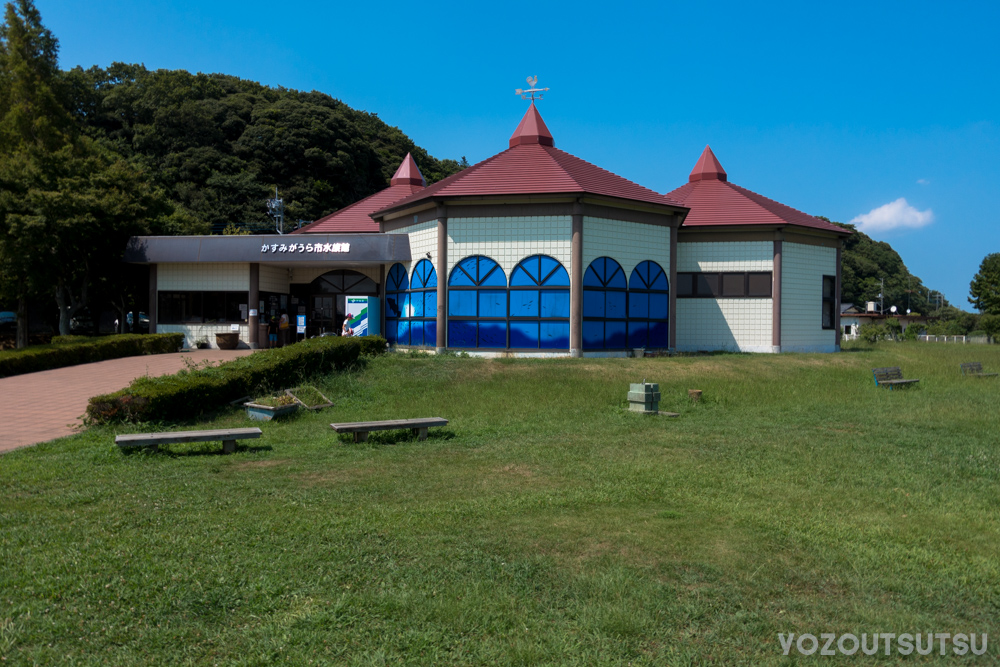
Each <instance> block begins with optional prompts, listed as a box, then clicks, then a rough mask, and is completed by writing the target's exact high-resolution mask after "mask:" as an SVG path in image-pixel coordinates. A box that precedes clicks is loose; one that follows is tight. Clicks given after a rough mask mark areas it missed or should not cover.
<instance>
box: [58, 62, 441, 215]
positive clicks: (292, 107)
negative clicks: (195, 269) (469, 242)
mask: <svg viewBox="0 0 1000 667" xmlns="http://www.w3.org/2000/svg"><path fill="white" fill-rule="evenodd" d="M63 82H64V83H65V85H66V89H65V94H66V98H67V100H68V106H69V107H70V110H71V111H72V112H73V114H74V115H75V116H76V118H77V120H78V121H79V123H80V125H81V127H82V128H83V131H84V132H85V133H86V134H88V135H90V136H91V137H93V138H95V139H97V140H100V141H101V142H102V143H106V144H108V145H110V147H111V148H112V149H113V150H114V151H115V152H117V153H119V154H120V155H122V156H124V157H126V158H128V159H130V160H135V161H137V162H139V163H141V164H142V165H143V166H144V167H145V168H146V170H147V171H148V173H151V174H153V177H154V179H155V180H156V183H157V185H159V186H160V187H162V188H163V189H164V191H165V192H166V193H167V196H168V197H169V198H170V199H171V200H172V201H173V202H174V203H175V204H178V205H180V206H182V207H183V208H184V209H185V210H186V211H187V212H189V213H190V214H191V217H192V218H194V219H195V220H199V221H203V222H205V223H208V225H211V228H212V229H214V230H215V231H219V230H221V229H222V228H223V227H225V226H226V225H227V224H229V223H235V224H237V225H243V224H245V223H254V222H257V223H264V222H266V221H267V220H268V218H267V216H266V209H265V207H264V200H265V199H267V198H269V197H272V196H273V194H274V187H275V186H277V187H278V190H279V192H280V195H281V197H282V198H283V199H284V200H285V205H286V220H287V221H295V220H299V219H302V220H309V221H312V220H315V219H317V218H319V217H321V216H323V215H325V214H327V213H330V212H332V211H335V210H337V209H339V208H341V207H343V206H345V205H347V204H350V203H352V202H354V201H357V200H358V199H361V198H362V197H366V196H368V195H370V194H372V193H374V192H377V191H378V190H381V189H382V188H384V187H386V186H387V185H388V184H389V178H390V177H391V176H392V174H393V172H394V171H395V170H396V168H397V167H398V166H399V163H400V162H401V161H402V160H403V158H404V157H405V156H406V153H407V152H410V153H412V154H413V158H414V159H415V160H416V162H417V165H418V166H419V167H420V170H421V171H422V172H423V174H424V177H425V178H426V179H427V181H428V183H432V182H434V181H437V180H440V179H442V178H444V177H445V176H448V175H450V174H453V173H455V172H457V171H459V169H460V166H459V163H458V162H456V161H455V160H437V159H435V158H433V157H431V156H430V155H428V154H427V151H425V150H424V149H422V148H420V147H419V146H417V145H416V144H414V143H413V141H412V140H410V138H409V137H407V136H406V135H405V134H403V132H401V131H400V130H399V128H396V127H391V126H389V125H387V124H386V123H384V122H383V121H382V120H381V119H379V117H378V116H377V115H376V114H371V113H366V112H364V111H357V110H355V109H352V108H351V107H349V106H347V105H346V104H344V103H343V102H340V101H339V100H335V99H333V98H332V97H330V96H329V95H326V94H324V93H320V92H316V91H313V92H308V93H305V92H299V91H296V90H289V89H286V88H270V87H268V86H263V85H261V84H259V83H256V82H253V81H245V80H242V79H239V78H237V77H233V76H228V75H224V74H190V73H189V72H186V71H183V70H173V71H172V70H157V71H150V70H148V69H146V68H145V67H144V66H142V65H127V64H123V63H115V64H113V65H111V66H110V67H109V68H107V69H102V68H99V67H92V68H90V69H88V70H83V69H82V68H79V67H78V68H76V69H73V70H71V71H69V72H64V77H63Z"/></svg>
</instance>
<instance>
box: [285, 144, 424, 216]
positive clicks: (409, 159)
mask: <svg viewBox="0 0 1000 667" xmlns="http://www.w3.org/2000/svg"><path fill="white" fill-rule="evenodd" d="M425 185H426V181H424V177H423V174H421V173H420V169H419V168H418V167H417V163H416V162H415V161H414V160H413V156H412V155H410V154H409V153H407V154H406V157H405V158H403V161H402V162H401V163H400V165H399V168H398V169H396V173H395V174H393V176H392V179H391V180H390V181H389V187H387V188H386V189H385V190H379V191H378V192H376V193H375V194H373V195H371V196H368V197H365V198H364V199H362V200H360V201H356V202H354V203H353V204H351V205H349V206H345V207H344V208H342V209H340V210H339V211H335V212H333V213H331V214H330V215H327V216H324V217H322V218H320V219H319V220H316V221H315V222H313V223H310V224H308V225H306V226H305V227H303V228H301V229H297V230H295V231H294V232H292V234H332V233H347V232H371V233H377V232H378V231H379V226H378V223H377V222H375V221H374V220H372V217H371V214H372V212H374V211H377V210H379V209H381V208H385V207H386V206H389V205H391V204H392V203H394V202H397V201H399V200H400V199H404V198H406V197H409V196H410V195H412V194H413V193H415V192H420V191H421V190H423V189H424V186H425Z"/></svg>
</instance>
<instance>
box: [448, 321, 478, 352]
mask: <svg viewBox="0 0 1000 667" xmlns="http://www.w3.org/2000/svg"><path fill="white" fill-rule="evenodd" d="M448 347H476V323H475V322H474V321H471V322H470V321H468V320H448Z"/></svg>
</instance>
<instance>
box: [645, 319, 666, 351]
mask: <svg viewBox="0 0 1000 667" xmlns="http://www.w3.org/2000/svg"><path fill="white" fill-rule="evenodd" d="M667 331H668V328H667V323H666V322H650V323H649V345H648V347H667Z"/></svg>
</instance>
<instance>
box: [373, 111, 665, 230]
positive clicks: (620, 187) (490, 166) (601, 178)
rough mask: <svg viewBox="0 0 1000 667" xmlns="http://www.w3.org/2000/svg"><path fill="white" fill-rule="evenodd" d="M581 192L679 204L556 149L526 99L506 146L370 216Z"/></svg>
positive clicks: (652, 202) (542, 123) (546, 129)
mask: <svg viewBox="0 0 1000 667" xmlns="http://www.w3.org/2000/svg"><path fill="white" fill-rule="evenodd" d="M584 193H587V194H595V195H602V196H606V197H615V198H618V199H628V200H632V201H639V202H645V203H649V204H658V205H660V206H683V204H680V203H678V202H677V201H674V200H673V199H671V198H670V197H665V196H664V195H661V194H659V193H657V192H654V191H653V190H650V189H648V188H644V187H643V186H641V185H638V184H636V183H633V182H632V181H629V180H628V179H625V178H622V177H621V176H618V175H617V174H613V173H611V172H610V171H607V170H606V169H601V168H600V167H598V166H596V165H593V164H591V163H589V162H586V161H585V160H581V159H580V158H578V157H576V156H574V155H570V154H569V153H567V152H565V151H561V150H559V149H558V148H556V147H555V146H554V145H553V142H552V135H551V134H550V133H549V130H548V128H547V127H546V126H545V122H544V121H542V117H541V116H540V115H539V113H538V110H537V109H536V108H535V105H534V104H532V105H531V106H530V107H528V111H527V113H525V115H524V118H523V119H521V124H520V125H518V127H517V130H515V131H514V135H513V136H512V137H511V138H510V148H508V149H507V150H505V151H502V152H500V153H497V154H496V155H494V156H493V157H491V158H487V159H485V160H483V161H482V162H480V163H478V164H475V165H473V166H471V167H469V168H468V169H465V170H464V171H460V172H459V173H457V174H453V175H451V176H449V177H448V178H446V179H444V180H442V181H438V182H437V183H435V184H433V185H431V186H428V187H427V188H425V189H423V190H421V191H420V192H417V193H415V194H413V195H411V196H409V197H407V198H406V199H402V200H400V201H397V202H395V203H394V204H392V205H391V206H390V205H387V206H386V207H385V208H383V209H381V210H378V211H375V212H374V213H373V214H372V215H374V216H379V215H382V214H384V213H386V212H387V211H390V210H394V209H399V208H403V207H405V206H410V205H412V204H416V203H418V202H421V201H423V200H426V199H440V198H448V197H463V196H465V197H471V196H476V197H482V196H497V195H526V194H584Z"/></svg>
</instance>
